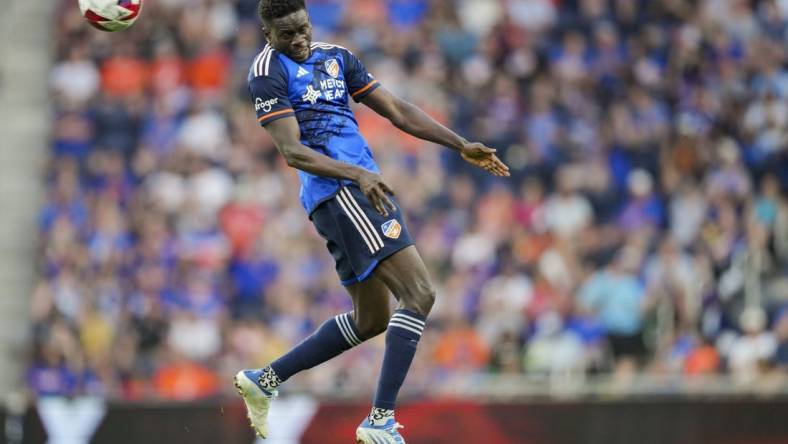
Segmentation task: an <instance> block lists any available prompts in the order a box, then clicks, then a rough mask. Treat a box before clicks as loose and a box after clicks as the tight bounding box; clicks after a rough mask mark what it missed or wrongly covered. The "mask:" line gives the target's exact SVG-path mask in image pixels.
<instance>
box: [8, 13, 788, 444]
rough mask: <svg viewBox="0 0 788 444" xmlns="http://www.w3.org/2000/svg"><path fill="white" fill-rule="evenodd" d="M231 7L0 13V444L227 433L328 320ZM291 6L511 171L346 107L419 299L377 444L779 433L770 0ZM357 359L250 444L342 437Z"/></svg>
mask: <svg viewBox="0 0 788 444" xmlns="http://www.w3.org/2000/svg"><path fill="white" fill-rule="evenodd" d="M256 4H257V2H256V0H146V1H145V2H144V5H145V6H144V9H143V13H142V17H141V19H140V20H139V21H138V22H137V24H136V25H135V26H134V27H133V28H131V29H130V30H128V31H125V32H122V33H115V34H109V33H102V32H99V31H96V30H94V29H92V28H90V27H89V26H87V24H86V23H85V22H84V20H82V18H81V17H80V14H79V10H78V8H77V5H76V1H72V0H68V1H66V0H57V1H53V2H40V3H39V2H25V1H23V0H10V5H9V8H10V9H9V10H8V12H9V13H8V14H3V15H4V17H3V18H0V24H2V26H0V28H2V31H0V32H2V33H3V36H2V37H3V38H2V42H3V43H2V44H0V58H1V59H2V62H0V66H2V70H3V72H2V78H1V80H0V104H2V107H0V120H2V121H3V122H2V125H3V127H2V131H3V135H2V137H3V142H0V147H2V151H0V153H2V156H0V159H2V161H3V162H2V165H0V184H2V190H0V203H2V208H3V210H2V211H3V217H2V220H1V221H0V246H2V250H1V251H0V268H2V269H0V284H2V285H0V286H2V287H3V291H4V293H6V294H4V295H2V297H0V299H2V300H0V352H2V354H3V358H2V362H1V363H0V387H2V388H3V392H4V393H7V394H8V396H7V397H6V398H7V399H6V401H7V402H6V404H7V405H6V409H5V418H6V419H5V426H6V427H5V431H6V433H5V439H6V440H7V442H9V443H11V442H31V443H33V442H46V438H45V436H47V435H48V436H49V442H63V443H73V444H79V443H87V442H114V443H120V442H141V441H143V440H144V441H146V442H148V443H151V442H159V441H157V440H162V441H161V442H186V440H187V439H188V440H189V442H194V443H197V442H226V443H235V442H240V443H251V442H252V441H253V437H252V435H251V431H250V430H248V428H247V425H246V420H245V418H244V412H243V407H242V405H241V404H239V400H238V399H237V397H234V389H233V387H232V385H231V384H230V379H231V376H232V375H233V374H234V373H235V372H236V371H238V370H239V369H241V368H248V367H260V366H264V365H266V364H267V363H269V362H270V361H271V360H273V359H275V358H276V357H278V356H279V355H280V354H282V353H283V352H285V351H286V350H288V349H289V348H290V347H291V346H293V345H294V344H296V343H297V342H298V341H300V340H301V339H302V338H304V337H305V336H306V335H308V334H309V333H311V331H312V330H313V329H314V328H316V327H317V326H318V325H320V323H322V322H323V321H324V320H325V319H327V318H329V317H330V316H333V315H335V314H337V313H340V312H343V311H347V310H349V309H350V308H351V305H350V302H349V298H348V297H347V294H346V292H345V291H344V290H343V288H342V286H341V285H340V284H339V281H338V278H337V276H336V273H335V271H334V267H333V260H332V258H331V256H330V255H329V254H328V252H327V251H326V248H325V246H324V245H323V242H322V240H321V238H320V237H319V236H318V235H317V233H316V231H315V230H314V228H313V227H312V225H311V223H310V222H309V221H308V219H307V217H306V214H305V212H304V210H303V209H302V208H301V206H300V204H299V201H298V198H297V195H298V187H299V186H298V179H297V177H296V174H295V172H294V171H293V170H291V169H289V168H287V166H286V164H285V163H284V161H283V159H282V158H281V157H280V156H279V155H278V153H277V151H276V148H275V147H274V146H273V144H272V141H271V139H270V138H269V137H268V136H267V134H266V132H265V131H264V130H263V129H261V128H260V127H259V125H258V124H257V122H256V119H255V114H254V112H253V108H252V105H251V101H250V97H249V94H248V92H247V87H246V75H247V72H248V69H249V66H250V64H251V61H252V59H253V57H254V56H255V55H256V54H257V53H258V52H259V51H260V50H261V48H262V46H263V45H264V43H265V42H264V37H263V35H262V32H261V29H260V23H259V20H258V18H257V16H256V6H257V5H256ZM307 5H308V9H309V12H310V14H311V18H312V21H313V24H314V27H315V30H314V39H315V40H317V41H327V42H332V43H336V44H340V45H342V46H345V47H347V48H349V49H351V50H352V51H354V53H355V54H356V55H358V56H359V57H360V58H361V60H362V61H363V62H364V63H365V65H366V67H367V69H368V70H369V71H370V72H371V73H373V74H374V75H375V76H376V78H378V79H379V80H380V81H381V83H382V84H383V85H384V86H385V87H386V88H388V89H390V90H392V91H393V92H395V93H396V94H398V95H400V96H402V97H403V98H405V99H406V100H409V101H411V102H413V103H415V104H417V105H419V106H420V107H422V108H423V109H425V110H426V111H427V112H428V113H429V114H431V115H432V116H434V117H435V118H436V119H438V120H440V121H441V122H443V123H445V124H446V125H448V126H450V127H451V128H453V129H455V130H456V131H457V132H458V133H460V134H461V135H463V136H465V137H466V138H468V139H473V140H479V141H482V142H484V143H486V144H488V145H490V146H493V147H495V148H497V149H498V151H499V155H500V157H501V158H502V159H504V161H505V162H507V163H508V164H509V166H510V167H511V168H512V172H513V174H512V177H511V178H508V179H499V178H492V177H487V176H485V175H484V173H482V172H481V171H476V170H473V169H471V168H470V167H468V166H466V165H465V164H464V162H462V160H461V159H460V158H459V157H458V156H456V155H455V154H453V153H452V152H450V151H449V150H446V149H441V148H440V147H437V146H434V145H433V144H430V143H426V142H423V141H420V140H417V139H415V138H412V137H409V136H406V135H405V134H403V133H401V132H398V131H397V130H396V129H394V128H393V127H392V126H390V125H389V124H388V122H386V121H384V120H383V119H381V118H380V117H378V116H376V115H374V113H372V112H371V111H370V110H369V109H367V108H366V107H364V106H363V105H359V106H356V105H354V110H355V112H356V116H357V119H358V121H359V124H360V126H361V128H362V132H363V134H364V136H365V137H366V139H367V140H368V142H369V143H370V146H371V147H372V148H373V151H374V154H375V156H376V159H377V161H378V163H379V164H380V165H381V167H382V170H383V175H384V177H385V178H386V180H387V181H388V182H389V183H390V184H392V186H393V188H394V189H395V190H396V191H397V192H398V199H399V202H400V203H401V204H402V206H403V208H404V210H405V214H406V220H407V222H408V227H409V229H410V231H411V233H412V234H413V236H414V238H415V239H416V242H417V246H418V248H419V251H420V252H421V254H422V257H423V258H424V260H425V262H426V263H427V265H428V268H429V270H430V271H431V274H432V278H433V280H434V283H435V285H436V287H437V289H438V300H437V303H436V306H435V308H434V310H433V312H432V313H431V315H430V318H429V323H428V328H427V330H426V333H425V335H424V337H423V339H422V341H421V343H420V345H419V351H418V355H417V358H416V360H415V363H414V366H413V368H412V370H411V373H410V375H409V377H408V379H407V382H406V385H405V387H404V389H403V394H402V400H403V405H404V408H403V409H402V412H403V413H402V414H398V418H399V420H400V421H401V422H403V423H404V424H405V425H406V427H408V428H406V429H405V436H406V437H408V438H409V442H413V443H442V442H452V443H465V442H468V443H478V442H482V441H485V442H490V443H534V444H536V443H544V444H552V443H564V442H567V443H569V442H572V443H585V442H588V443H592V442H606V443H610V442H621V443H631V442H634V440H635V439H637V440H638V441H639V442H660V443H688V444H691V443H705V442H714V443H741V444H745V443H748V444H771V443H775V444H776V443H786V442H788V424H787V422H786V421H785V420H784V418H785V417H786V416H785V414H788V371H787V370H788V198H786V189H788V102H787V101H786V99H788V1H786V0H698V1H692V0H664V1H660V2H655V1H646V0H307ZM382 351H383V338H382V337H380V338H377V339H375V340H372V341H369V342H368V343H365V344H364V345H363V346H362V347H358V348H357V349H354V350H352V351H350V352H348V353H345V354H343V355H341V356H340V357H339V358H337V359H335V360H332V361H330V362H328V363H326V364H324V365H322V366H320V367H319V368H317V369H315V370H313V371H310V372H306V373H304V374H301V375H298V376H297V377H295V378H293V379H292V380H290V381H289V382H288V383H287V384H286V385H285V386H284V387H283V390H282V399H281V401H277V403H278V404H275V406H276V405H278V406H279V407H276V408H277V410H276V412H274V415H275V418H276V420H272V427H273V428H274V432H272V433H273V435H274V436H273V440H272V441H271V442H274V443H296V442H304V443H333V442H349V440H350V439H352V430H353V429H354V428H355V425H356V423H357V422H358V420H359V418H360V417H361V416H363V415H364V412H365V411H366V409H367V408H368V407H367V406H368V404H369V401H370V399H371V396H372V393H373V391H374V387H375V382H376V380H377V375H378V370H379V364H380V359H381V357H382ZM780 417H782V418H783V419H782V420H781V419H780ZM446 421H453V422H454V423H453V425H452V426H451V427H449V426H447V425H445V424H444V423H445V422H446ZM622 422H625V423H626V424H623V423H622ZM77 424H80V425H79V426H78V425H77ZM436 424H437V425H436ZM458 424H462V425H458ZM190 427H191V428H190ZM327 431H329V432H327ZM58 434H59V435H58ZM54 435H58V436H60V437H61V438H58V439H60V440H58V439H56V438H54V437H53V436H54ZM90 436H94V438H93V441H90ZM69 439H71V441H69ZM652 440H653V441H652ZM0 442H3V438H2V437H0ZM266 442H268V441H266Z"/></svg>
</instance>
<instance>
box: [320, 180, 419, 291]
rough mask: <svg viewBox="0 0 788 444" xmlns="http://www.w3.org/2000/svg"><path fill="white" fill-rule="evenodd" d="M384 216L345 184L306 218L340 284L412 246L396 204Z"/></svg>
mask: <svg viewBox="0 0 788 444" xmlns="http://www.w3.org/2000/svg"><path fill="white" fill-rule="evenodd" d="M389 199H391V201H392V202H393V203H394V205H395V206H396V207H397V211H396V212H393V213H392V211H391V209H390V208H389V209H388V210H389V215H388V216H387V217H384V216H383V215H382V214H380V213H378V212H377V211H376V210H375V208H374V207H373V206H372V204H371V203H370V202H369V201H368V200H367V198H366V196H364V194H363V193H362V192H361V190H360V189H359V188H358V187H357V186H356V185H345V186H342V188H340V189H339V191H338V192H337V194H336V195H334V197H332V198H330V199H328V200H326V201H324V202H322V203H321V204H320V205H318V206H317V208H315V210H314V211H312V214H311V215H310V216H309V218H310V219H311V220H312V223H313V224H315V228H317V232H318V233H320V235H321V236H322V237H323V239H325V240H326V246H327V247H328V251H330V252H331V255H332V256H334V261H335V262H336V269H337V274H338V275H339V279H340V280H341V281H342V285H351V284H355V283H356V282H361V281H363V280H364V279H366V278H368V277H369V276H370V275H371V274H372V272H373V271H374V270H375V267H376V266H377V265H378V264H379V263H380V261H382V260H383V259H385V258H387V257H389V256H391V255H392V254H394V253H396V252H397V251H399V250H401V249H403V248H405V247H407V246H409V245H413V239H411V237H410V233H408V229H407V228H405V222H404V221H403V220H402V212H401V211H400V208H399V205H398V204H397V202H395V201H394V199H393V198H392V197H391V196H389Z"/></svg>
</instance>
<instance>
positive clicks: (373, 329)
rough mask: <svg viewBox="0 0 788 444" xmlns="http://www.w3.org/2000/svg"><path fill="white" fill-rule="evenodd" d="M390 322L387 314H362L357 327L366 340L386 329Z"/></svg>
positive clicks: (362, 337)
mask: <svg viewBox="0 0 788 444" xmlns="http://www.w3.org/2000/svg"><path fill="white" fill-rule="evenodd" d="M388 322H389V320H388V317H387V316H360V317H359V318H358V320H357V322H356V328H357V329H358V334H359V335H361V339H363V340H365V341H366V340H367V339H371V338H374V337H375V336H377V335H379V334H381V333H383V332H384V331H386V327H387V326H388Z"/></svg>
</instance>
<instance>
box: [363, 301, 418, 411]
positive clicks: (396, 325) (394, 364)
mask: <svg viewBox="0 0 788 444" xmlns="http://www.w3.org/2000/svg"><path fill="white" fill-rule="evenodd" d="M426 319H427V318H425V317H424V316H422V315H420V314H417V313H414V312H412V311H409V310H404V309H401V310H396V311H395V312H394V315H393V316H392V317H391V320H390V321H389V326H388V330H387V331H386V352H385V353H384V355H383V367H382V369H381V371H380V379H379V380H378V390H377V392H376V393H375V402H374V403H373V406H374V407H375V408H376V409H385V410H394V405H395V404H396V401H397V394H398V393H399V389H400V387H402V383H403V382H404V381H405V376H407V374H408V370H409V369H410V364H411V362H413V356H414V355H415V354H416V346H417V345H418V344H419V339H421V332H422V331H424V324H425V321H426Z"/></svg>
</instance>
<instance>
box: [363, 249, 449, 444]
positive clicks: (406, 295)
mask: <svg viewBox="0 0 788 444" xmlns="http://www.w3.org/2000/svg"><path fill="white" fill-rule="evenodd" d="M374 278H375V279H377V280H380V281H381V282H383V283H384V284H385V285H386V287H387V288H388V289H389V290H391V292H392V293H393V294H394V296H395V297H396V298H397V300H398V301H399V307H398V309H397V310H396V311H395V312H394V315H393V316H392V317H391V319H390V321H389V324H388V329H387V333H386V352H385V354H384V357H383V365H382V369H381V373H380V380H379V382H378V389H377V392H376V394H375V401H374V403H373V408H372V411H371V412H370V415H369V417H368V418H365V419H364V420H363V421H362V422H361V424H360V425H359V427H358V428H357V429H356V441H357V442H359V443H362V444H379V443H387V444H404V442H405V440H404V439H403V438H402V436H401V435H400V433H399V431H398V429H399V428H400V427H401V426H400V425H399V423H397V422H396V420H395V419H394V407H395V402H396V397H397V394H398V393H399V389H400V387H401V386H402V383H403V382H404V380H405V376H406V375H407V373H408V370H409V369H410V364H411V362H412V361H413V356H414V355H415V353H416V346H417V344H418V341H419V339H420V338H421V333H422V331H423V330H424V326H425V322H426V318H427V315H428V314H429V312H430V310H431V309H432V305H433V303H434V302H435V290H434V289H433V286H432V284H431V282H430V278H429V274H428V273H427V268H426V267H425V266H424V262H423V261H422V260H421V257H420V256H419V253H418V252H417V251H416V247H414V246H409V247H407V248H404V249H402V250H400V251H398V252H397V253H395V254H393V255H392V256H390V257H389V258H387V259H385V260H384V261H382V262H381V263H380V264H379V265H378V267H377V268H376V269H375V273H374Z"/></svg>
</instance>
